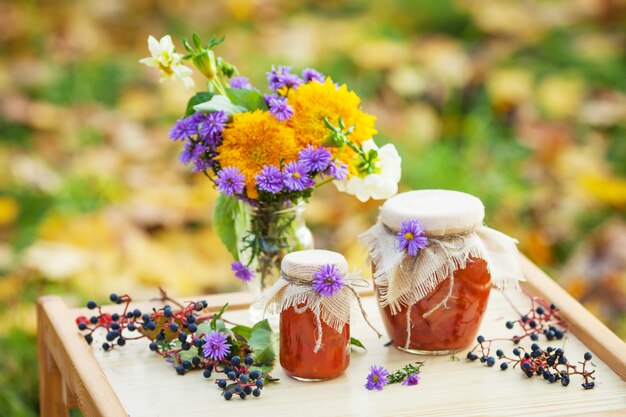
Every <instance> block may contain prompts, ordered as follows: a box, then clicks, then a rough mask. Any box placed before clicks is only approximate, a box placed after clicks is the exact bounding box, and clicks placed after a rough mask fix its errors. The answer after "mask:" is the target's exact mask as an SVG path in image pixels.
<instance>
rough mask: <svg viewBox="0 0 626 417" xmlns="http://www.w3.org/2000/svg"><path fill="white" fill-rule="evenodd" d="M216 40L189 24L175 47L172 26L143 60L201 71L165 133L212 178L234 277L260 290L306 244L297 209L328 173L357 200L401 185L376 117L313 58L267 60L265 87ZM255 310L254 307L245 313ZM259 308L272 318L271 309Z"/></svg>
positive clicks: (185, 74)
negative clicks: (298, 64) (309, 64)
mask: <svg viewBox="0 0 626 417" xmlns="http://www.w3.org/2000/svg"><path fill="white" fill-rule="evenodd" d="M223 40H224V39H223V38H222V39H217V38H216V37H212V38H211V39H209V40H208V42H206V43H204V44H203V43H202V40H201V39H200V37H199V36H198V35H197V34H194V36H193V38H192V42H189V41H187V40H186V39H184V40H183V42H182V43H183V45H184V47H185V49H186V50H187V54H186V55H180V54H178V53H177V52H176V50H175V47H174V44H173V42H172V39H171V37H170V36H168V35H166V36H164V37H163V38H161V39H160V40H157V39H155V38H154V37H152V36H150V37H149V39H148V47H149V49H150V52H151V54H152V56H151V57H148V58H144V59H142V60H141V61H140V62H142V63H144V64H146V65H148V66H151V67H155V68H157V69H159V71H160V72H161V76H162V77H161V81H163V80H166V79H174V80H176V81H178V82H179V83H180V84H181V85H182V86H183V87H185V88H191V87H194V86H195V82H194V80H193V79H192V77H191V76H192V73H193V71H192V70H191V68H189V67H188V66H186V65H185V62H190V63H191V64H192V65H193V66H194V67H195V68H196V69H197V70H198V71H199V72H200V73H201V74H203V75H204V76H205V77H206V79H207V80H208V82H207V83H206V85H207V88H206V90H204V91H199V92H197V93H196V94H194V95H193V96H192V97H191V98H190V100H189V102H188V104H187V108H186V110H185V114H184V116H183V117H181V118H180V119H179V120H177V121H176V123H175V124H174V126H173V127H172V129H171V130H170V135H169V136H170V138H171V139H172V140H175V141H181V142H182V144H183V150H182V152H181V154H180V160H181V162H182V163H184V164H188V165H190V166H191V167H192V171H194V172H201V173H203V174H204V175H205V176H206V177H207V178H209V179H210V180H211V181H212V182H213V183H214V184H215V185H216V186H217V189H218V191H219V193H220V195H219V197H218V200H217V202H216V204H215V207H214V213H213V222H212V223H213V228H214V229H215V231H216V233H217V234H218V236H219V237H220V239H221V240H222V242H223V243H224V245H225V246H226V247H227V248H228V250H229V251H230V253H231V254H232V256H233V258H234V262H232V264H231V269H232V270H233V272H234V275H235V277H236V278H238V279H240V280H242V281H244V282H246V283H248V285H249V287H250V289H251V290H252V291H253V293H254V294H255V296H256V297H258V296H259V295H260V294H261V292H262V291H263V290H264V289H266V288H267V287H269V286H271V285H272V284H273V282H274V281H275V280H276V279H277V278H278V275H279V271H280V263H281V260H282V258H283V257H284V256H285V255H286V254H287V253H289V252H291V251H295V250H301V249H312V248H313V237H312V235H311V232H310V231H309V229H308V228H307V227H306V224H305V223H304V218H303V214H304V208H305V206H306V203H307V202H308V200H309V199H310V198H311V196H312V194H313V192H314V191H315V189H317V188H318V187H320V186H322V185H324V184H327V183H330V182H332V183H334V184H335V186H336V187H337V189H338V190H339V191H342V192H346V193H348V194H352V195H355V196H356V197H357V198H358V199H359V200H360V201H367V200H369V199H370V198H373V199H386V198H389V197H391V196H393V195H394V194H396V193H397V191H398V181H399V180H400V173H401V172H400V165H401V159H400V156H399V155H398V152H397V151H396V148H395V147H394V145H392V144H387V145H384V146H382V147H380V148H379V147H378V146H377V145H376V144H375V142H374V141H373V139H372V136H373V135H374V134H376V129H375V127H374V122H375V117H374V116H372V115H369V114H367V113H366V112H364V111H363V110H362V109H361V101H360V99H359V97H358V96H357V95H356V94H355V93H354V92H353V91H350V90H349V89H348V87H347V86H346V85H345V84H344V85H339V84H337V83H335V81H333V80H332V79H331V78H330V77H327V76H324V75H322V74H321V73H320V72H318V71H316V70H314V69H312V68H307V69H304V70H303V71H302V72H301V73H300V74H296V73H294V72H292V71H291V69H290V68H289V67H284V66H278V67H274V66H273V67H272V69H271V71H269V72H267V80H268V90H269V91H268V93H267V94H263V93H261V92H260V91H259V90H258V89H256V88H255V87H254V86H252V85H251V84H250V83H249V81H248V79H247V78H245V77H242V76H240V75H239V74H238V71H237V69H236V68H235V67H234V66H233V65H231V64H230V63H228V62H226V61H225V60H224V59H223V58H221V57H218V56H216V55H215V53H214V51H213V48H214V47H216V46H217V45H220V44H221V43H222V42H223ZM270 310H271V308H270ZM262 313H263V312H259V311H251V314H250V318H251V320H252V321H257V320H259V319H260V318H261V316H262ZM266 313H267V314H269V316H270V317H269V318H270V319H272V315H274V317H275V318H276V320H277V317H278V316H277V314H276V313H277V312H272V311H268V312H266Z"/></svg>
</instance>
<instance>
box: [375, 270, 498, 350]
mask: <svg viewBox="0 0 626 417" xmlns="http://www.w3.org/2000/svg"><path fill="white" fill-rule="evenodd" d="M449 287H450V278H449V277H448V278H447V279H445V280H444V281H442V282H440V283H439V285H437V287H436V288H435V289H434V290H433V291H432V292H431V293H429V294H428V295H427V296H426V297H424V298H422V299H421V300H419V301H418V302H417V303H415V304H413V305H412V307H411V309H410V322H409V323H410V325H411V334H410V340H409V341H408V343H407V336H408V332H407V313H408V312H409V307H407V306H403V307H402V308H401V309H400V310H399V311H398V312H397V313H396V314H392V312H391V308H390V307H389V306H386V307H382V306H381V304H380V302H379V309H380V312H381V315H382V318H383V323H384V325H385V329H386V330H387V333H388V334H389V337H390V338H391V340H392V342H393V344H394V345H396V346H397V347H398V348H399V349H401V350H405V351H408V352H411V353H420V354H430V355H437V354H439V355H445V354H449V353H453V352H457V351H459V350H461V349H463V348H465V347H467V346H468V345H470V344H471V343H472V341H473V340H474V338H475V337H476V335H477V334H478V328H479V326H480V322H481V320H482V317H483V313H484V312H485V309H486V308H487V302H488V300H489V292H490V291H491V280H490V276H489V271H488V269H487V263H486V262H485V261H484V260H483V259H480V258H470V259H469V260H468V261H467V264H466V267H465V268H464V269H460V270H456V271H455V272H454V284H453V288H452V293H451V296H450V298H449V300H448V301H447V303H446V305H447V308H446V307H445V306H443V307H441V308H438V309H435V310H434V311H433V312H432V314H430V315H429V316H428V317H423V316H424V314H426V313H427V312H429V311H431V310H432V309H433V308H435V307H436V306H437V304H439V303H440V302H441V301H442V300H443V299H444V298H445V297H446V296H447V294H448V292H449ZM376 293H377V295H378V297H379V301H380V288H376Z"/></svg>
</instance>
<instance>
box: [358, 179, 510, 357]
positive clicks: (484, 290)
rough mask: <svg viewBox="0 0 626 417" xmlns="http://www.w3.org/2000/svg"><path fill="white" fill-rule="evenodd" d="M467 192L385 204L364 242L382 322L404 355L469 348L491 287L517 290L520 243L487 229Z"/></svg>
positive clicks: (411, 196)
mask: <svg viewBox="0 0 626 417" xmlns="http://www.w3.org/2000/svg"><path fill="white" fill-rule="evenodd" d="M483 220H484V206H483V204H482V202H481V201H480V200H479V199H478V198H476V197H474V196H471V195H469V194H465V193H461V192H457V191H448V190H421V191H411V192H408V193H403V194H398V195H397V196H395V197H392V198H391V199H389V200H387V201H386V202H385V204H384V205H383V207H382V209H381V215H380V218H379V221H378V223H377V224H376V225H375V226H374V227H372V228H371V229H370V230H368V231H367V232H365V233H364V234H363V235H361V236H360V237H359V239H360V241H361V242H362V243H364V244H365V245H366V246H367V247H368V249H369V253H370V257H371V259H372V271H373V275H374V286H375V289H376V296H377V300H378V305H379V309H380V311H381V315H382V318H383V323H384V325H385V328H386V330H387V333H388V335H389V337H390V338H391V340H392V342H393V344H394V345H395V346H396V347H398V348H399V349H401V350H404V351H407V352H411V353H417V354H430V355H442V354H448V353H453V352H457V351H459V350H461V349H464V348H466V347H467V346H469V345H470V344H471V343H472V341H473V339H474V338H475V337H476V335H477V334H478V331H479V327H480V323H481V320H482V317H483V313H484V312H485V310H486V308H487V303H488V300H489V293H490V290H491V285H492V284H495V285H496V286H497V287H498V288H507V289H508V288H516V287H517V283H518V280H519V279H521V277H522V274H521V269H520V267H519V254H518V252H517V247H516V241H515V240H513V239H511V238H510V237H508V236H506V235H504V234H502V233H500V232H498V231H495V230H493V229H489V228H487V227H485V226H483Z"/></svg>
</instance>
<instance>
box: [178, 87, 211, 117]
mask: <svg viewBox="0 0 626 417" xmlns="http://www.w3.org/2000/svg"><path fill="white" fill-rule="evenodd" d="M214 95H215V94H213V93H211V92H209V91H201V92H199V93H196V94H195V95H194V96H193V97H191V98H190V99H189V101H188V102H187V110H185V117H187V116H191V115H192V114H194V113H195V112H196V111H195V110H194V107H195V106H197V105H198V104H201V103H205V102H207V101H210V100H211V98H212V97H213V96H214Z"/></svg>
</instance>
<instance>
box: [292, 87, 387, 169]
mask: <svg viewBox="0 0 626 417" xmlns="http://www.w3.org/2000/svg"><path fill="white" fill-rule="evenodd" d="M287 101H288V103H289V104H290V105H291V106H292V107H293V110H294V114H293V116H292V117H291V119H289V121H288V122H287V124H288V126H289V127H291V128H292V129H293V130H294V132H295V134H296V139H297V141H298V143H299V144H300V146H301V147H305V146H307V145H309V144H311V145H314V146H320V145H322V144H323V142H324V138H325V137H326V135H328V133H329V131H328V129H327V128H326V126H325V125H324V117H327V118H328V120H329V121H330V122H331V123H332V124H334V125H335V126H336V125H338V123H339V116H341V118H342V119H343V122H344V123H345V125H346V126H353V125H354V126H355V128H354V132H352V134H351V135H350V136H349V139H350V140H351V141H353V142H354V143H356V144H357V145H360V144H361V143H362V142H363V141H366V140H368V139H370V138H371V137H372V136H374V135H375V134H376V129H375V128H374V123H375V121H376V118H375V117H374V116H372V115H370V114H367V113H365V112H363V111H362V110H361V108H360V104H361V99H360V98H359V96H357V95H356V94H355V93H354V92H353V91H349V90H348V87H346V85H345V84H344V85H342V86H341V87H339V88H337V86H336V85H335V83H334V82H333V81H332V80H331V79H330V78H327V79H326V81H325V82H324V83H319V82H316V81H314V82H309V83H308V84H304V85H301V86H300V87H298V88H297V89H295V90H291V91H289V93H288V98H287ZM335 152H336V151H335ZM339 159H340V160H341V161H342V162H344V163H346V164H348V166H349V167H350V168H351V170H353V169H354V163H355V161H358V159H357V158H356V154H355V153H354V151H352V149H345V150H344V152H343V153H342V154H341V156H340V157H339Z"/></svg>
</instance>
